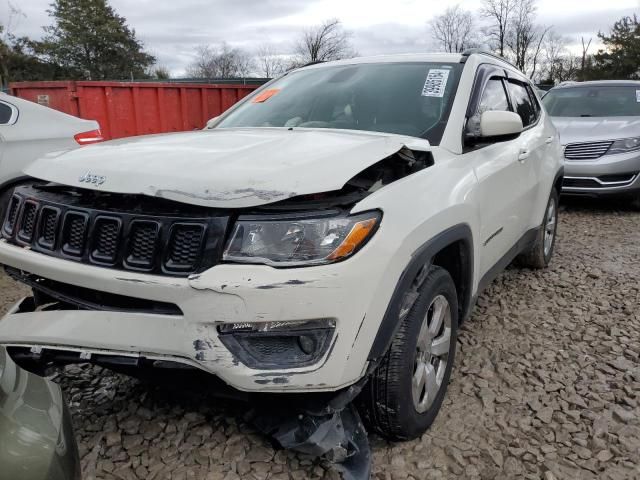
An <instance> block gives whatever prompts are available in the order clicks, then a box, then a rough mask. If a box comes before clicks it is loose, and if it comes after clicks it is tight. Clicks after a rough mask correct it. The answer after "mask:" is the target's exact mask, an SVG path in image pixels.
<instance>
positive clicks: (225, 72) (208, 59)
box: [187, 42, 254, 78]
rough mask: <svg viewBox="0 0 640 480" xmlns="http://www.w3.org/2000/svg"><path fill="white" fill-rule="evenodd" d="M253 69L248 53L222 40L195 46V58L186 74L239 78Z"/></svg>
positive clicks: (197, 76) (195, 76) (202, 76)
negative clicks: (213, 43) (218, 42)
mask: <svg viewBox="0 0 640 480" xmlns="http://www.w3.org/2000/svg"><path fill="white" fill-rule="evenodd" d="M253 70H254V65H253V59H252V58H251V56H250V55H248V54H247V53H246V52H245V51H244V50H242V49H239V48H231V47H230V46H229V45H228V44H227V43H225V42H222V43H221V44H220V45H214V46H212V45H200V46H199V47H197V49H196V59H195V60H194V61H193V62H192V63H191V64H190V65H189V66H188V67H187V75H189V76H191V77H194V78H239V77H246V76H248V75H250V74H251V72H252V71H253Z"/></svg>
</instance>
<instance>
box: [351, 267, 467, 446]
mask: <svg viewBox="0 0 640 480" xmlns="http://www.w3.org/2000/svg"><path fill="white" fill-rule="evenodd" d="M439 297H443V298H445V299H446V301H447V302H448V305H449V308H450V312H451V322H450V343H449V349H448V352H447V358H446V364H444V365H441V366H442V367H444V375H443V377H442V382H441V384H440V386H439V387H438V390H437V394H435V395H434V397H433V398H434V400H433V401H432V402H431V404H430V405H429V406H428V408H427V410H426V411H424V412H422V413H420V412H419V411H418V409H417V407H416V405H415V403H414V398H413V391H412V380H413V376H414V374H415V371H414V370H415V369H416V366H417V362H418V356H419V352H418V350H417V347H418V336H419V333H420V331H421V328H422V325H423V323H424V322H425V321H426V318H427V315H428V314H430V312H431V310H430V308H431V307H432V304H434V302H435V301H436V299H437V298H439ZM440 301H441V300H440ZM457 332H458V299H457V295H456V288H455V284H454V283H453V280H452V278H451V275H449V272H447V271H446V270H445V269H443V268H440V267H434V266H432V267H430V269H429V272H428V274H427V276H426V278H425V279H424V282H423V283H422V285H421V286H420V287H419V288H418V297H417V299H416V301H415V302H414V304H413V306H412V307H411V309H410V310H409V313H408V314H407V315H406V316H405V318H404V320H403V321H402V323H401V324H400V326H399V328H398V332H397V333H396V336H395V338H394V339H393V341H392V343H391V346H390V347H389V350H388V352H387V353H386V355H385V356H384V357H383V358H382V360H381V361H380V364H379V365H378V367H377V369H376V370H375V372H374V373H373V374H372V375H371V378H370V379H369V382H368V383H367V385H366V386H365V387H364V389H363V391H362V393H361V395H360V397H359V407H360V411H361V413H362V416H363V419H364V421H365V423H366V424H367V426H368V427H369V429H371V430H373V431H375V432H377V433H378V434H380V435H382V436H383V437H385V438H387V439H388V440H392V441H398V440H410V439H413V438H416V437H419V436H420V435H422V434H423V433H424V432H425V431H426V430H427V429H428V428H429V427H430V426H431V424H432V423H433V421H434V420H435V418H436V415H437V414H438V411H439V410H440V407H441V405H442V401H443V399H444V396H445V393H446V390H447V385H448V383H449V377H450V376H451V368H452V366H453V361H454V357H455V350H456V338H457ZM436 338H438V336H437V335H436ZM438 365H440V364H439V363H438ZM436 368H437V367H436ZM425 398H426V397H425Z"/></svg>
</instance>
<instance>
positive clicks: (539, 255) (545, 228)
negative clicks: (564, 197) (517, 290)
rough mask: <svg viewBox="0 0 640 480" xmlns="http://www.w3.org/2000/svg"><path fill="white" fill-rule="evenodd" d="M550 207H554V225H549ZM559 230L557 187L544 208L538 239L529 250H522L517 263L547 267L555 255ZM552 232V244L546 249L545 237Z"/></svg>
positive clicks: (527, 266) (528, 266) (522, 265)
mask: <svg viewBox="0 0 640 480" xmlns="http://www.w3.org/2000/svg"><path fill="white" fill-rule="evenodd" d="M550 208H553V214H554V215H555V220H554V222H553V226H552V227H550V226H549V215H550ZM557 230H558V192H556V190H555V188H554V189H552V190H551V195H550V196H549V201H548V202H547V206H546V207H545V209H544V218H543V219H542V224H541V225H540V229H539V231H538V234H537V236H536V240H535V242H534V243H533V245H531V247H529V248H528V249H527V250H525V251H524V252H522V253H521V254H520V255H519V256H518V258H517V259H516V263H517V264H518V265H519V266H521V267H526V268H536V269H538V268H546V267H547V266H548V265H549V262H550V261H551V257H553V250H554V248H555V246H556V236H557V235H556V233H557ZM549 233H551V234H552V235H553V237H552V238H551V245H550V247H549V248H548V249H545V237H546V234H549Z"/></svg>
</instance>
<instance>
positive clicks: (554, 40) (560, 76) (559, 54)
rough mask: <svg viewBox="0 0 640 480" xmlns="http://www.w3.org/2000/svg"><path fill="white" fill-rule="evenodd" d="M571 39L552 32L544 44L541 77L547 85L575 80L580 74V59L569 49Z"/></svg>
mask: <svg viewBox="0 0 640 480" xmlns="http://www.w3.org/2000/svg"><path fill="white" fill-rule="evenodd" d="M568 44H569V39H568V38H567V37H565V36H563V35H560V34H559V33H557V32H556V31H554V30H550V31H549V33H547V36H546V38H545V40H544V42H543V55H542V57H543V58H542V62H543V63H544V65H543V67H542V72H541V77H542V78H543V80H544V81H545V82H546V83H551V84H556V83H561V82H565V81H567V80H574V79H575V78H576V76H577V74H578V70H579V62H578V58H577V57H576V56H575V55H574V54H573V53H571V51H570V50H569V49H568V48H567V45H568Z"/></svg>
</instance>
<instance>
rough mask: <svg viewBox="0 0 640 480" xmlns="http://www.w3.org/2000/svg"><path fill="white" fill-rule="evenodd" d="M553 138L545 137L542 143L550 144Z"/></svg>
mask: <svg viewBox="0 0 640 480" xmlns="http://www.w3.org/2000/svg"><path fill="white" fill-rule="evenodd" d="M553 138H554V137H547V139H546V140H545V141H544V143H546V144H547V145H551V143H552V142H553Z"/></svg>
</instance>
